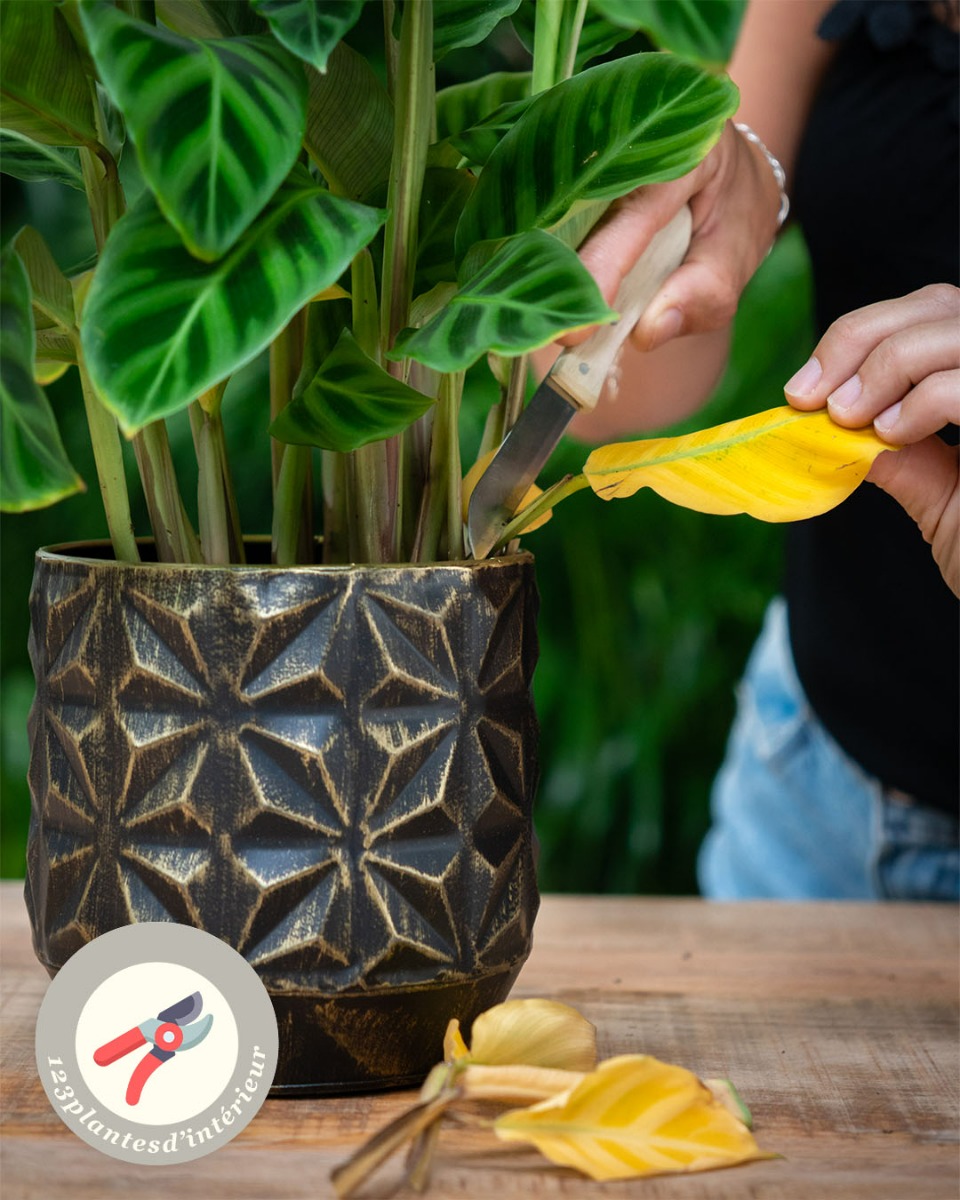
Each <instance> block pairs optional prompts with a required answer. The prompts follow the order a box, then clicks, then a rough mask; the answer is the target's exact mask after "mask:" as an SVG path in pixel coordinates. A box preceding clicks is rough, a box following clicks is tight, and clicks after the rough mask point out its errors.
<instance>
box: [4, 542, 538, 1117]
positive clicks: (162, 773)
mask: <svg viewBox="0 0 960 1200" xmlns="http://www.w3.org/2000/svg"><path fill="white" fill-rule="evenodd" d="M68 552H69V553H68ZM110 553H111V551H110V549H109V546H107V545H103V544H99V543H97V544H86V545H83V546H71V547H61V548H56V549H54V550H41V551H39V552H38V554H37V559H36V569H35V574H34V584H33V591H32V593H31V618H32V632H31V638H30V651H31V658H32V661H33V667H34V673H35V676H36V681H37V694H36V700H35V702H34V706H33V709H32V712H31V717H30V740H31V766H30V791H31V797H32V812H31V828H30V838H29V846H28V852H27V882H26V898H27V905H28V907H29V910H30V916H31V922H32V926H33V936H34V946H35V949H36V952H37V955H38V957H39V958H40V960H41V962H42V963H43V964H44V966H46V968H47V969H48V970H49V971H50V972H51V974H53V973H55V972H56V971H57V969H58V968H59V967H61V966H62V965H63V963H64V962H66V961H67V959H68V958H69V957H70V956H71V955H72V954H73V953H74V952H75V951H76V950H78V949H79V948H80V947H81V946H82V945H84V944H85V943H86V942H88V941H90V940H91V939H93V938H95V937H97V936H98V935H99V934H102V933H105V932H107V931H108V930H111V929H115V928H117V927H118V926H121V925H128V924H132V923H135V922H137V921H158V920H159V921H179V922H182V923H184V924H188V925H195V926H197V927H198V928H201V929H205V930H207V931H208V932H210V933H213V934H215V935H216V936H217V937H220V938H222V939H223V940H224V941H226V942H228V943H229V944H230V945H231V946H233V947H235V949H237V950H238V951H239V952H240V953H241V954H242V955H243V956H244V957H245V958H246V959H247V961H248V962H250V963H251V964H252V966H253V967H254V968H255V969H256V970H257V972H258V973H259V975H260V976H261V978H262V979H263V981H264V983H265V985H266V987H267V989H268V991H269V992H270V994H271V998H272V1000H273V1003H274V1007H275V1009H276V1012H277V1018H278V1022H279V1026H280V1046H281V1051H280V1064H279V1068H278V1071H277V1076H276V1082H275V1088H276V1089H277V1090H278V1091H279V1092H282V1093H287V1094H309V1093H317V1092H323V1091H330V1090H336V1091H344V1090H365V1089H368V1088H374V1087H394V1086H403V1085H409V1084H411V1083H413V1082H416V1081H417V1080H419V1079H420V1078H422V1076H423V1074H424V1072H425V1071H426V1070H427V1069H428V1068H429V1067H430V1066H431V1065H432V1064H433V1063H434V1062H436V1061H438V1060H439V1058H441V1057H442V1039H443V1031H444V1028H445V1025H446V1022H447V1020H448V1018H449V1017H451V1016H458V1017H460V1019H461V1022H462V1023H463V1024H465V1025H468V1024H469V1022H470V1021H471V1020H472V1019H473V1017H474V1016H476V1014H477V1013H479V1012H481V1011H482V1010H483V1009H485V1008H487V1007H489V1006H490V1005H491V1004H495V1003H497V1002H498V1001H500V1000H502V999H503V998H504V996H505V995H506V994H507V992H508V991H509V989H510V986H511V985H512V983H513V980H514V979H515V978H516V975H517V972H518V971H519V969H520V967H521V965H522V963H523V961H524V959H525V958H526V957H527V954H528V953H529V950H530V939H531V931H532V926H533V919H534V916H535V914H536V910H537V905H538V897H537V890H536V881H535V874H534V844H533V833H532V821H531V810H532V805H533V798H534V792H535V790H536V784H537V761H536V749H537V733H538V729H537V721H536V716H535V713H534V708H533V701H532V696H531V692H530V685H531V680H532V676H533V670H534V666H535V663H536V658H537V635H536V614H537V607H538V598H537V592H536V584H535V581H534V567H533V559H532V558H531V557H530V555H527V554H518V555H514V556H511V557H508V558H502V559H495V560H491V561H483V562H478V563H459V564H440V565H428V566H396V567H395V566H369V567H367V566H362V567H324V566H309V567H294V568H289V569H287V568H277V567H270V566H264V567H207V566H179V565H168V564H162V565H158V564H156V563H142V564H126V563H117V562H116V561H114V560H113V559H112V558H111V557H109V556H110Z"/></svg>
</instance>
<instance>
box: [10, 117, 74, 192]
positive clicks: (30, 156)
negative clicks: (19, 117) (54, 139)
mask: <svg viewBox="0 0 960 1200" xmlns="http://www.w3.org/2000/svg"><path fill="white" fill-rule="evenodd" d="M0 171H2V172H3V174H4V175H12V176H13V177H14V179H22V180H23V181H24V182H25V183H38V182H40V181H42V180H45V179H54V180H56V182H57V183H65V184H66V185H67V187H72V188H76V189H77V190H78V191H80V192H82V191H83V173H82V172H81V170H80V157H79V155H78V154H77V151H76V150H72V149H70V148H69V147H65V148H64V149H62V150H58V149H57V148H56V147H55V146H45V145H43V143H42V142H35V141H34V140H33V139H32V138H28V137H26V136H25V135H24V134H22V133H17V132H16V130H14V129H0Z"/></svg>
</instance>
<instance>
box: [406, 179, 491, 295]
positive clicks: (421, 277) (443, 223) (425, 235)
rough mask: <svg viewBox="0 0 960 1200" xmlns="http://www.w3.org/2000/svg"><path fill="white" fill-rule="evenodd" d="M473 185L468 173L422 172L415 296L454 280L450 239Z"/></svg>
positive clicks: (474, 183)
mask: <svg viewBox="0 0 960 1200" xmlns="http://www.w3.org/2000/svg"><path fill="white" fill-rule="evenodd" d="M475 186H476V180H475V178H474V177H473V175H471V174H470V173H469V172H467V171H454V170H451V169H450V168H448V167H433V168H429V169H428V170H427V171H425V172H424V177H423V193H422V195H421V197H420V223H419V229H418V234H417V270H416V276H415V278H414V293H415V294H417V295H419V293H420V292H425V291H429V289H430V288H432V287H433V286H434V285H435V284H437V283H446V282H450V283H452V282H454V281H455V280H456V278H457V265H456V262H455V261H454V253H453V239H454V236H455V235H456V232H457V222H458V221H459V219H460V214H461V213H462V212H463V207H464V205H465V204H466V202H467V200H468V199H469V197H470V194H471V192H472V191H473V189H474V187H475Z"/></svg>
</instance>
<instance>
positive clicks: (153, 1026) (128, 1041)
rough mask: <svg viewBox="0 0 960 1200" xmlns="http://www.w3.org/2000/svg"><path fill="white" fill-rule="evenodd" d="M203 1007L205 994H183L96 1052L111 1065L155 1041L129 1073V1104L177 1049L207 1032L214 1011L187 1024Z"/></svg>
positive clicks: (103, 1063) (96, 1056) (96, 1058)
mask: <svg viewBox="0 0 960 1200" xmlns="http://www.w3.org/2000/svg"><path fill="white" fill-rule="evenodd" d="M202 1008H203V997H202V996H201V995H200V993H199V992H194V993H193V994H192V995H190V996H184V998H183V999H182V1000H178V1001H177V1003H176V1004H171V1005H170V1007H169V1008H164V1009H162V1010H161V1011H160V1012H158V1013H157V1015H156V1017H155V1018H154V1017H151V1018H150V1019H149V1020H146V1021H143V1022H142V1023H141V1024H140V1025H135V1026H134V1027H133V1029H128V1030H127V1032H126V1033H121V1034H120V1036H119V1037H115V1038H114V1039H113V1040H112V1041H110V1042H107V1043H106V1044H105V1045H103V1046H100V1047H99V1049H97V1050H95V1051H94V1052H93V1061H94V1062H95V1063H97V1065H98V1066H101V1067H108V1066H109V1065H110V1064H111V1063H114V1062H116V1061H117V1059H118V1058H122V1057H123V1056H124V1055H125V1054H129V1053H130V1052H131V1051H133V1050H136V1049H137V1048H138V1047H139V1046H145V1045H146V1044H147V1043H148V1042H152V1043H153V1048H152V1049H151V1050H150V1051H149V1052H148V1053H147V1054H146V1055H144V1057H143V1058H141V1060H140V1061H139V1062H138V1063H137V1065H136V1067H134V1070H133V1074H132V1075H131V1076H130V1082H129V1083H128V1084H127V1096H126V1099H127V1103H128V1104H137V1103H138V1102H139V1100H140V1094H141V1093H142V1091H143V1085H144V1084H145V1083H146V1082H147V1080H148V1079H149V1078H150V1076H151V1075H152V1074H153V1073H154V1071H155V1070H156V1069H157V1067H159V1066H161V1065H162V1064H163V1063H165V1062H166V1061H167V1059H170V1058H173V1056H174V1054H175V1053H176V1052H177V1051H178V1050H189V1049H191V1047H193V1046H196V1045H197V1043H198V1042H202V1041H203V1039H204V1038H205V1037H206V1036H207V1034H208V1033H209V1032H210V1026H211V1025H212V1024H213V1016H212V1014H210V1013H208V1014H207V1015H206V1016H205V1017H204V1018H203V1020H202V1021H196V1022H194V1023H193V1024H188V1022H193V1019H194V1017H197V1016H199V1014H200V1010H201V1009H202Z"/></svg>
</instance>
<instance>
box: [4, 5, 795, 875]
mask: <svg viewBox="0 0 960 1200" xmlns="http://www.w3.org/2000/svg"><path fill="white" fill-rule="evenodd" d="M262 7H263V8H266V7H267V6H266V5H263V6H262ZM528 7H529V6H528V4H527V0H524V3H523V4H522V5H521V7H520V9H519V10H518V24H520V25H521V26H522V20H523V14H524V12H525V11H526V10H527V8H528ZM608 7H609V12H608V13H607V21H606V22H605V23H603V24H600V23H599V22H598V23H595V24H596V27H595V29H594V30H592V35H594V36H595V37H596V38H597V39H598V42H599V40H601V39H607V40H606V42H604V43H603V44H604V45H606V46H609V47H614V46H617V45H618V43H619V51H620V52H633V51H635V50H637V49H643V48H644V44H643V41H642V38H638V37H636V36H634V37H632V38H631V37H630V35H629V33H628V32H626V31H624V30H622V29H619V28H618V27H617V26H616V25H615V24H614V21H615V17H616V14H615V12H614V9H615V8H616V5H615V4H613V3H612V2H611V4H610V5H609V6H608ZM223 11H224V12H225V11H226V8H225V7H224V10H223ZM365 19H366V15H365V14H364V15H363V16H361V19H360V22H359V24H358V27H357V30H356V31H355V33H356V34H357V35H358V37H357V40H355V41H354V44H356V45H357V46H358V47H360V46H361V42H362V35H363V27H364V21H365ZM348 40H352V41H353V40H354V39H353V38H352V37H351V38H348ZM362 48H363V49H364V50H366V47H365V46H363V47H362ZM478 53H479V52H478V49H477V48H470V49H468V50H459V49H456V48H451V50H450V52H449V53H448V54H447V55H446V56H445V57H444V58H443V59H442V60H441V62H440V64H439V65H438V80H437V84H438V87H443V86H447V85H449V84H452V83H456V82H457V81H458V80H460V79H464V78H467V77H473V76H475V75H477V74H478V73H480V72H483V73H487V72H491V71H498V70H500V71H502V70H516V69H517V67H518V66H519V67H521V68H522V66H523V61H524V59H523V55H522V51H521V52H520V55H519V57H518V48H517V46H516V43H515V41H513V40H512V39H509V38H506V37H505V38H498V37H497V36H496V35H495V36H494V37H493V38H492V39H491V40H490V41H489V42H488V43H487V45H486V46H485V47H483V53H484V54H485V55H486V57H487V61H486V62H485V63H484V64H482V66H481V64H480V63H479V62H478ZM66 161H67V166H66V168H65V169H66V170H67V171H68V172H69V171H70V169H71V167H72V162H71V160H70V159H69V158H68V159H67V160H66ZM132 171H135V162H134V159H133V156H132V155H130V156H124V159H123V161H122V163H121V174H123V175H124V186H125V189H126V191H127V196H128V198H129V200H130V202H131V204H132V203H133V202H135V200H136V196H137V194H138V191H139V186H138V181H137V179H136V177H135V175H131V174H130V172H132ZM2 199H3V204H2V210H0V215H2V229H0V238H2V241H3V242H6V240H8V239H9V238H10V237H11V236H13V235H14V234H15V233H16V231H17V230H18V229H19V228H20V227H21V226H22V225H24V224H27V223H29V224H30V225H32V226H34V227H35V228H37V229H38V230H39V231H40V232H41V233H42V234H43V235H44V236H45V237H46V238H47V240H48V243H49V244H51V245H55V246H56V248H57V253H58V255H59V256H60V260H59V265H60V266H61V268H64V269H73V268H75V267H76V266H77V264H80V263H83V262H84V261H85V260H86V259H87V258H88V257H89V256H90V254H91V252H92V250H93V245H92V236H91V233H90V230H89V218H88V215H87V213H86V210H85V205H84V202H83V197H82V195H81V193H80V192H78V191H74V190H72V189H68V188H64V187H62V186H58V185H57V184H55V183H20V182H17V181H15V180H12V179H9V178H6V177H4V179H3V197H2ZM438 256H440V255H439V254H438ZM808 313H809V287H808V277H807V266H806V256H805V251H804V248H803V246H802V243H801V241H800V239H799V236H798V235H797V234H796V233H795V232H794V233H789V234H788V235H787V236H786V237H785V238H784V239H783V240H782V242H781V244H780V245H779V246H778V248H777V249H776V250H775V252H774V253H773V254H772V255H771V256H770V258H769V259H768V260H767V262H766V264H765V265H764V267H763V268H762V269H761V271H760V273H759V274H758V276H757V277H756V279H755V280H754V281H753V283H752V284H751V286H750V289H749V290H748V293H747V295H746V297H745V300H744V302H743V305H742V307H741V313H740V317H739V320H738V329H737V335H736V339H735V344H734V348H733V353H732V357H731V361H730V366H729V369H728V371H727V375H726V377H725V379H724V381H723V383H722V385H721V387H720V389H719V390H718V392H717V394H716V395H715V397H714V399H713V400H712V402H711V404H710V406H709V407H708V408H707V409H706V410H704V411H703V412H701V413H700V414H698V415H697V416H696V417H695V418H694V419H692V420H691V421H689V422H687V423H686V425H684V426H681V427H678V428H677V429H675V430H670V431H668V432H679V431H681V430H684V429H688V428H695V427H701V426H703V425H707V424H710V423H714V422H718V421H722V420H726V419H729V418H732V417H735V416H740V415H744V414H746V413H749V412H753V411H756V410H758V409H761V408H765V407H770V406H771V405H774V404H777V403H779V402H780V401H781V398H782V390H781V388H782V383H783V381H784V380H785V379H786V378H787V376H788V375H789V374H790V373H791V372H792V371H793V369H794V368H795V367H796V366H797V365H798V363H799V362H800V361H801V360H802V358H803V356H804V351H805V350H806V349H807V347H808V346H809V344H810V330H809V315H808ZM266 374H267V371H266V362H265V361H264V358H263V357H262V356H261V358H259V359H257V360H255V361H254V362H253V363H251V364H250V365H249V366H248V367H247V368H245V369H244V370H243V371H242V372H240V374H239V375H238V376H237V377H235V378H234V379H233V380H232V382H231V384H230V386H229V388H228V391H227V394H226V396H225V399H224V409H225V412H226V413H227V414H228V416H229V420H228V421H227V423H226V427H227V434H228V440H229V449H230V455H231V458H232V460H233V464H234V470H235V473H236V475H237V477H238V478H241V479H243V480H244V487H243V488H242V489H241V494H240V498H239V499H240V507H241V518H242V521H243V523H244V525H245V526H246V527H247V528H249V529H258V528H261V527H262V523H263V514H264V513H265V512H268V511H269V509H270V483H269V477H270V472H269V454H270V448H269V441H268V439H267V438H266V437H265V436H264V431H263V428H262V406H261V399H260V398H261V397H262V395H263V393H264V391H265V388H266V386H267V384H266ZM494 389H495V385H494V384H493V380H492V377H491V376H490V375H489V373H488V372H487V371H486V367H485V365H484V364H483V363H481V364H479V367H478V368H477V369H474V370H472V371H471V372H469V373H468V381H467V389H466V394H465V401H464V407H465V410H466V414H465V420H464V422H463V430H462V439H463V455H464V461H465V462H466V463H469V462H472V461H473V457H474V454H475V451H476V448H477V446H478V445H479V441H480V436H481V431H482V425H483V419H484V415H485V413H486V410H487V408H488V407H489V405H490V403H491V402H492V401H493V400H494V399H495V398H496V397H495V395H494V394H493V391H494ZM46 390H47V394H48V396H49V399H50V402H51V404H52V406H53V408H54V410H55V412H56V415H57V419H58V422H59V424H60V427H61V430H62V432H63V436H64V441H65V443H66V444H67V445H69V446H71V448H73V447H77V448H78V450H77V451H74V450H73V449H72V450H71V455H72V459H73V462H74V465H75V466H76V468H77V469H78V471H79V472H80V474H81V475H82V476H83V478H84V479H85V480H86V481H87V484H88V490H87V492H86V493H85V494H82V495H77V496H74V497H71V498H70V499H68V500H65V501H64V502H62V503H61V504H60V505H58V506H57V507H56V508H52V509H45V510H41V511H38V512H33V513H28V514H23V515H17V516H13V517H12V516H6V515H5V516H3V517H2V518H0V536H2V541H0V567H2V572H3V581H4V585H3V601H4V602H3V604H2V607H0V673H2V680H3V686H2V690H0V705H2V710H0V717H2V721H0V730H2V746H0V751H2V757H0V800H2V824H0V835H2V839H0V873H2V874H3V875H5V876H20V875H22V874H23V855H24V846H25V841H26V830H27V822H28V817H29V797H28V793H27V787H26V778H25V777H26V770H27V761H28V744H27V734H26V717H27V712H28V709H29V705H30V702H31V698H32V694H33V679H32V673H31V671H30V666H29V661H28V657H27V651H26V643H27V632H28V614H27V596H28V592H29V586H30V577H31V574H32V569H33V552H34V550H35V548H36V547H38V546H42V545H49V544H53V543H56V542H59V541H63V540H64V539H65V538H70V539H82V538H85V537H103V536H104V535H105V527H104V522H103V514H102V507H101V504H100V499H99V496H98V494H97V488H96V474H95V470H94V465H93V461H92V455H91V454H90V453H89V449H88V446H89V440H88V437H87V434H86V428H85V419H84V415H83V405H82V401H81V397H80V394H79V387H78V385H77V382H76V372H75V371H71V372H69V373H68V374H66V375H65V376H63V377H62V378H60V379H57V380H56V381H55V382H54V383H52V384H51V385H50V386H49V387H48V388H47V389H46ZM168 427H169V432H170V439H171V444H172V450H173V455H174V459H175V462H176V465H177V472H178V475H179V476H180V479H181V483H182V487H183V491H184V494H185V495H186V496H190V495H191V493H193V494H195V483H196V464H195V458H194V455H193V450H192V439H191V434H190V429H189V423H188V420H187V417H186V414H184V413H181V414H179V415H177V416H175V417H173V418H171V419H170V420H169V422H168ZM81 451H83V452H81ZM585 457H586V450H585V448H584V447H582V446H579V445H576V444H574V443H572V442H571V443H570V444H569V445H567V446H565V447H563V448H561V452H560V453H559V454H558V455H557V456H556V457H555V459H554V461H553V462H552V463H551V468H550V469H551V474H552V476H553V477H559V476H560V475H562V474H563V473H565V472H566V471H568V470H576V471H579V470H580V468H581V467H582V465H583V461H584V459H585ZM130 470H131V480H130V482H131V485H133V484H134V483H135V479H134V470H133V466H132V462H131V463H130ZM547 481H549V479H548V480H547ZM131 495H132V497H137V500H136V501H135V504H136V505H142V500H140V499H139V497H140V491H139V488H137V487H135V486H131ZM133 516H134V520H135V522H136V523H137V525H138V527H145V525H146V513H145V511H144V510H143V508H142V507H141V508H139V509H138V508H136V507H135V509H134V513H133ZM781 537H782V533H781V531H780V530H779V529H777V528H774V527H771V526H764V525H760V524H757V523H755V522H753V521H751V520H750V519H749V518H745V517H729V518H716V517H709V516H703V515H701V514H698V513H694V512H690V511H687V510H684V509H679V508H675V507H673V506H671V505H668V504H667V503H666V502H664V501H662V500H661V499H660V498H659V497H657V496H656V495H654V494H652V493H648V492H644V493H641V494H640V495H638V496H636V497H634V498H632V499H631V500H629V501H622V502H619V503H618V504H615V505H612V504H611V505H607V504H604V503H603V502H602V501H600V500H598V499H597V498H596V497H594V496H593V495H592V494H590V493H589V492H584V493H581V494H580V495H579V496H577V497H575V498H573V499H571V500H569V501H567V502H566V503H565V505H564V511H563V513H562V519H558V520H554V521H553V522H551V523H550V524H548V525H547V526H545V527H544V528H543V530H541V531H538V532H537V533H535V534H534V535H533V536H532V537H531V538H530V540H529V542H528V543H527V544H528V546H529V548H530V549H532V550H533V551H534V552H535V553H536V555H537V561H538V576H539V582H540V589H541V593H542V610H541V622H540V637H541V646H542V652H541V662H540V667H539V669H538V672H537V677H536V681H535V689H536V694H537V704H538V708H539V713H540V718H541V724H542V744H541V763H542V769H543V777H542V781H541V787H540V795H539V805H538V813H539V816H538V828H539V834H540V838H541V843H542V849H541V863H540V879H541V885H542V887H543V888H544V889H547V890H567V891H614V892H661V893H664V892H666V893H669V892H673V893H685V892H691V891H694V890H695V887H696V884H695V876H694V861H695V854H696V849H697V846H698V844H699V841H700V839H701V837H702V834H703V832H704V830H705V828H706V822H707V797H708V792H709V786H710V781H711V779H712V776H713V773H714V771H715V770H716V767H717V765H718V764H719V761H720V758H721V755H722V751H723V744H724V741H725V738H726V733H727V730H728V727H729V723H730V720H731V717H732V713H733V705H734V687H735V683H736V680H737V677H738V676H739V673H740V671H741V669H742V666H743V663H744V661H745V658H746V655H747V653H748V650H749V647H750V644H751V642H752V640H753V637H754V636H755V633H756V631H757V629H758V627H759V623H760V619H761V616H762V612H763V609H764V607H765V604H766V601H767V599H768V598H769V596H770V595H771V594H772V593H773V592H774V591H775V590H776V588H777V584H778V579H779V574H780V546H781Z"/></svg>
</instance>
